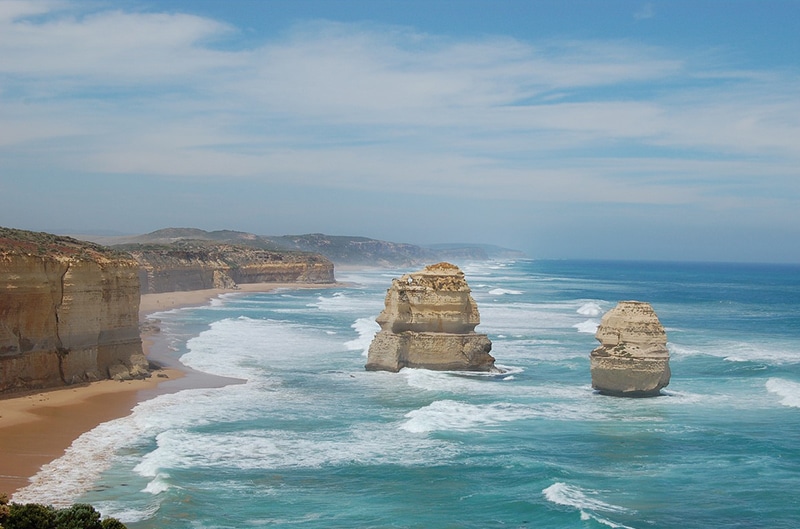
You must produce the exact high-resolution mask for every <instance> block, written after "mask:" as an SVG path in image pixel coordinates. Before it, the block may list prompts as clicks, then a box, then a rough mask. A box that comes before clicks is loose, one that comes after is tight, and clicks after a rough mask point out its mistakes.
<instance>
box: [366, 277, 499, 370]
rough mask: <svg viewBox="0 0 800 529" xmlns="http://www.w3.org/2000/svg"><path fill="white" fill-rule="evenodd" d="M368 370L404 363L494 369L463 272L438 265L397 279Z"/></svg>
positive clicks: (394, 367)
mask: <svg viewBox="0 0 800 529" xmlns="http://www.w3.org/2000/svg"><path fill="white" fill-rule="evenodd" d="M376 321H377V322H378V324H379V325H380V326H381V330H380V331H379V332H378V333H377V334H376V335H375V338H374V339H373V341H372V344H371V345H370V348H369V353H368V359H367V365H366V369H367V370H386V371H399V370H400V369H402V368H403V367H422V368H427V369H436V370H466V371H491V370H493V369H494V358H493V357H492V356H491V355H490V354H489V351H491V349H492V343H491V341H489V338H488V337H487V336H486V335H485V334H478V333H476V332H475V327H476V326H477V325H478V324H479V323H480V315H479V313H478V306H477V305H476V304H475V300H474V299H472V295H471V294H470V289H469V286H468V285H467V282H466V280H465V279H464V273H463V272H462V271H461V270H459V268H458V267H457V266H454V265H452V264H449V263H439V264H435V265H431V266H428V267H426V268H425V269H424V270H422V271H419V272H414V273H411V274H406V275H404V276H402V277H401V278H399V279H394V280H392V286H391V288H389V290H388V291H387V293H386V300H385V309H384V310H383V312H381V314H380V315H379V316H378V318H377V320H376Z"/></svg>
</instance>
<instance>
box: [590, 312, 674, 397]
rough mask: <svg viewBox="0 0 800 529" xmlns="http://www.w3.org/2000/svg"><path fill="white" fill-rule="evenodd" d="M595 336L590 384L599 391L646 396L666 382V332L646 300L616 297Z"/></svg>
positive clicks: (667, 357) (618, 394)
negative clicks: (622, 299) (618, 300)
mask: <svg viewBox="0 0 800 529" xmlns="http://www.w3.org/2000/svg"><path fill="white" fill-rule="evenodd" d="M595 338H597V340H598V341H600V347H598V348H597V349H595V350H594V351H592V353H591V355H590V360H591V373H592V387H593V388H595V389H596V390H598V391H600V393H603V394H606V395H616V396H623V397H649V396H654V395H658V394H659V391H660V390H661V388H663V387H666V386H667V385H668V384H669V377H670V370H669V351H668V350H667V334H666V332H665V331H664V327H663V326H662V325H661V322H660V321H658V316H656V313H655V311H654V310H653V307H651V306H650V304H649V303H644V302H642V301H620V302H619V303H618V304H617V306H616V307H614V308H613V309H611V310H610V311H608V312H607V313H606V314H605V315H604V316H603V319H602V320H601V321H600V326H599V327H598V328H597V333H596V334H595Z"/></svg>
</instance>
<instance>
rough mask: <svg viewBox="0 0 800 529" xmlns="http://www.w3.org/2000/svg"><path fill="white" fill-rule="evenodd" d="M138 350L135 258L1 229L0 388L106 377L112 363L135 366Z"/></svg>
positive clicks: (3, 390)
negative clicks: (133, 361)
mask: <svg viewBox="0 0 800 529" xmlns="http://www.w3.org/2000/svg"><path fill="white" fill-rule="evenodd" d="M134 355H139V356H140V357H141V355H142V343H141V338H140V336H139V277H138V265H137V263H136V261H134V260H133V259H130V258H128V257H127V256H124V255H122V254H118V253H115V252H112V251H108V250H106V249H103V248H101V247H98V246H96V245H90V244H88V243H81V242H79V241H75V240H74V239H69V238H63V237H56V236H53V235H48V234H37V233H33V232H24V231H21V230H9V229H5V228H2V229H0V393H7V392H13V391H19V390H30V389H41V388H48V387H56V386H63V385H69V384H75V383H80V382H87V381H92V380H98V379H103V378H108V376H109V375H108V368H109V367H110V366H112V365H117V364H121V365H124V366H126V368H127V369H129V370H130V369H131V368H133V367H134V363H132V362H131V358H132V356H134ZM142 358H143V357H142ZM139 367H141V366H139ZM137 372H140V369H139V368H137Z"/></svg>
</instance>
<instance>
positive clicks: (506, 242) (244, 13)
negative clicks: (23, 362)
mask: <svg viewBox="0 0 800 529" xmlns="http://www.w3.org/2000/svg"><path fill="white" fill-rule="evenodd" d="M0 225H2V226H8V227H15V228H22V229H29V230H36V231H50V232H57V233H125V234H135V233H147V232H150V231H154V230H157V229H160V228H165V227H195V228H201V229H205V230H217V229H232V230H241V231H247V232H252V233H256V234H260V235H285V234H303V233H327V234H331V235H357V236H365V237H372V238H376V239H383V240H389V241H395V242H407V243H415V244H434V243H448V242H449V243H489V244H497V245H501V246H505V247H510V248H515V249H519V250H522V251H524V252H526V253H527V254H528V255H529V256H530V257H533V258H584V259H645V260H679V261H687V260H688V261H736V262H791V263H800V0H791V1H789V0H787V1H778V0H753V1H747V0H716V1H715V0H686V1H682V0H674V1H667V0H661V1H637V0H626V1H622V0H607V1H603V2H598V1H596V0H539V1H534V0H491V1H490V0H458V1H456V0H438V1H437V0H425V1H420V0H392V1H389V0H228V1H224V2H223V1H218V0H213V1H212V0H113V1H112V0H75V1H66V0H30V1H28V0H0Z"/></svg>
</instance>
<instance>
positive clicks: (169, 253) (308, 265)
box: [118, 240, 335, 294]
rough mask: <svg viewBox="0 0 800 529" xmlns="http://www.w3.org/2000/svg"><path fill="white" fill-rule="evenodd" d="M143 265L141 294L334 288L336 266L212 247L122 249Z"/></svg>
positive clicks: (318, 259) (310, 258)
mask: <svg viewBox="0 0 800 529" xmlns="http://www.w3.org/2000/svg"><path fill="white" fill-rule="evenodd" d="M118 248H119V249H121V250H124V251H127V252H128V253H129V254H130V255H131V256H132V257H133V258H134V259H136V261H137V262H138V263H139V268H140V272H139V278H140V282H141V285H142V293H143V294H152V293H158V292H173V291H185V290H203V289H208V288H234V287H235V286H236V285H237V284H243V283H333V282H334V281H335V278H334V275H333V263H331V262H330V261H328V260H327V259H325V258H324V257H322V256H320V255H315V254H308V253H301V252H285V251H284V252H276V251H270V250H264V249H261V248H254V247H249V246H242V245H232V244H226V243H219V242H213V241H191V240H180V241H176V242H174V243H172V244H163V245H154V244H149V245H141V244H135V245H124V246H119V247H118Z"/></svg>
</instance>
